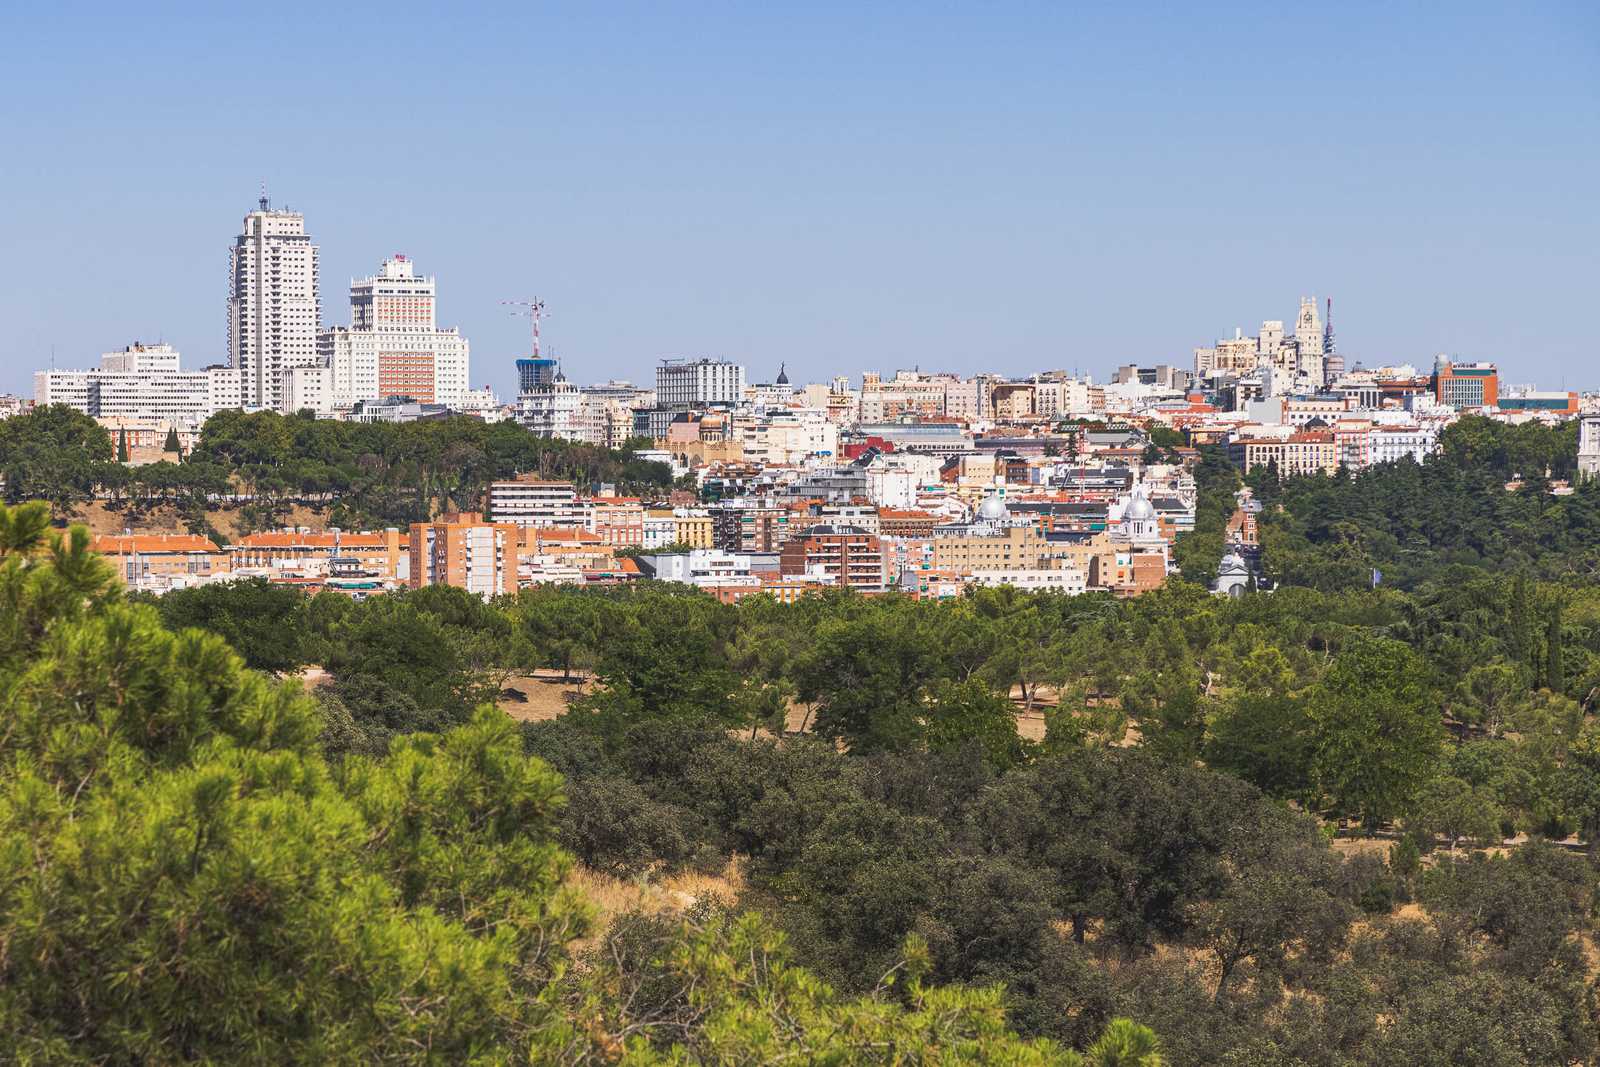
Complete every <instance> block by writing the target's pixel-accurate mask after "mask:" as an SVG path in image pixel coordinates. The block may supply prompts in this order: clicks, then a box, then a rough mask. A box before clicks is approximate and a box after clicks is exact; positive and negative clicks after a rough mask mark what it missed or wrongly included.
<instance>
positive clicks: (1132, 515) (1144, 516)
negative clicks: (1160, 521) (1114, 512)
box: [1122, 490, 1156, 522]
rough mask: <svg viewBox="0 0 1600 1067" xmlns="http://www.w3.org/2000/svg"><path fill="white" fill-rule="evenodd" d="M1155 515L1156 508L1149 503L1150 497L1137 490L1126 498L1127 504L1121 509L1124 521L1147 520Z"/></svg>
mask: <svg viewBox="0 0 1600 1067" xmlns="http://www.w3.org/2000/svg"><path fill="white" fill-rule="evenodd" d="M1155 517H1156V509H1155V508H1154V507H1153V506H1152V505H1151V503H1150V498H1149V497H1147V496H1145V495H1144V494H1143V493H1141V492H1139V491H1138V490H1135V491H1134V494H1133V496H1132V497H1130V498H1129V500H1128V506H1127V507H1126V508H1125V509H1123V512H1122V520H1123V521H1124V522H1148V521H1150V520H1151V519H1153V518H1155Z"/></svg>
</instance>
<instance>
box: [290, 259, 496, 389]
mask: <svg viewBox="0 0 1600 1067" xmlns="http://www.w3.org/2000/svg"><path fill="white" fill-rule="evenodd" d="M436 292H437V288H436V283H435V282H434V279H433V278H431V277H426V278H419V277H417V275H416V273H415V271H414V268H413V266H412V264H411V261H410V260H408V259H407V258H406V257H405V256H403V255H395V256H391V257H390V258H388V259H386V260H384V261H383V264H382V266H380V267H379V268H378V273H377V274H376V275H374V276H373V277H370V278H361V279H354V280H352V281H351V282H350V325H349V326H335V327H332V328H331V329H327V330H323V331H322V332H321V334H320V336H319V338H318V351H319V353H320V362H321V363H322V364H323V365H326V366H327V367H329V368H331V370H332V372H333V379H332V391H333V403H334V405H335V406H337V407H349V406H350V405H352V404H354V403H355V402H356V401H358V400H381V399H384V398H385V397H391V396H409V397H410V398H411V399H413V400H416V401H418V402H419V403H423V404H444V405H447V406H449V407H453V408H460V407H461V406H462V405H463V404H465V403H466V401H467V394H468V392H469V389H468V386H467V371H468V360H469V356H470V351H469V346H468V344H467V339H466V338H465V337H462V336H461V333H460V331H459V330H455V329H449V330H441V329H439V328H438V323H437V318H436V314H435V304H436Z"/></svg>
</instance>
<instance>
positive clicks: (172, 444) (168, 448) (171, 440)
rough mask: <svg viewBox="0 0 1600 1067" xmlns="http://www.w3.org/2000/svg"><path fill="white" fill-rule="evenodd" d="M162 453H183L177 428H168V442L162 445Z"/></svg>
mask: <svg viewBox="0 0 1600 1067" xmlns="http://www.w3.org/2000/svg"><path fill="white" fill-rule="evenodd" d="M161 451H163V452H182V451H183V446H182V445H180V444H179V443H178V428H177V427H176V426H169V427H168V428H167V440H166V442H165V443H164V444H162V446H161Z"/></svg>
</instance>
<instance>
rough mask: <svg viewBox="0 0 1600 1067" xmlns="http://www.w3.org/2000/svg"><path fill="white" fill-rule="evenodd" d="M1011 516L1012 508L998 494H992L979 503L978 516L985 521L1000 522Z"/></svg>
mask: <svg viewBox="0 0 1600 1067" xmlns="http://www.w3.org/2000/svg"><path fill="white" fill-rule="evenodd" d="M1010 517H1011V509H1010V508H1008V507H1006V502H1005V501H1004V500H1001V499H1000V498H999V497H997V496H991V497H988V498H986V499H985V500H984V502H983V503H982V504H980V505H978V518H979V519H980V520H982V521H984V522H999V521H1000V520H1002V519H1009V518H1010Z"/></svg>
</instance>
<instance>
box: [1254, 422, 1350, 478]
mask: <svg viewBox="0 0 1600 1067" xmlns="http://www.w3.org/2000/svg"><path fill="white" fill-rule="evenodd" d="M1228 458H1229V459H1231V460H1232V461H1233V462H1234V464H1235V465H1236V466H1238V467H1239V468H1240V469H1241V470H1243V471H1245V472H1249V471H1252V470H1255V469H1256V468H1257V467H1266V466H1270V465H1272V464H1276V465H1277V469H1278V474H1279V475H1280V476H1282V477H1285V478H1289V477H1293V476H1295V475H1300V474H1316V473H1319V472H1321V473H1324V474H1332V473H1334V472H1335V471H1337V470H1338V469H1339V444H1338V443H1337V442H1336V441H1335V440H1334V435H1333V434H1332V433H1330V432H1328V431H1316V430H1313V431H1307V432H1304V433H1292V434H1288V435H1286V436H1284V437H1271V438H1264V437H1263V438H1248V437H1247V438H1239V439H1236V440H1234V441H1231V442H1229V444H1228Z"/></svg>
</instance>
